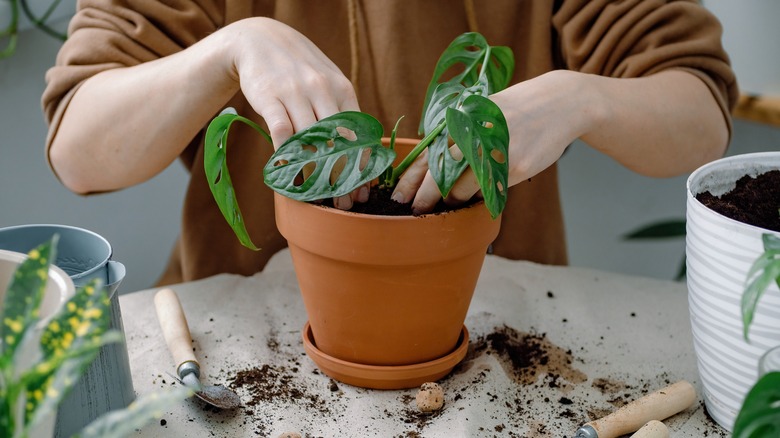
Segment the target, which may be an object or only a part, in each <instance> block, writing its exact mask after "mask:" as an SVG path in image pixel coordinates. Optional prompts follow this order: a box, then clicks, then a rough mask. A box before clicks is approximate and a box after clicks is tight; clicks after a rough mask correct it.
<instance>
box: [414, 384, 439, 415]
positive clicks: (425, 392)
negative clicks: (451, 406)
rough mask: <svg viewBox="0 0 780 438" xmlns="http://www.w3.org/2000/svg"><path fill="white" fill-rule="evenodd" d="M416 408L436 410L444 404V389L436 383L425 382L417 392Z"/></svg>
mask: <svg viewBox="0 0 780 438" xmlns="http://www.w3.org/2000/svg"><path fill="white" fill-rule="evenodd" d="M416 401H417V409H419V410H420V412H433V411H438V410H439V409H441V407H442V406H444V390H443V389H441V386H439V384H438V383H433V382H426V383H423V384H422V386H420V391H418V392H417V398H416Z"/></svg>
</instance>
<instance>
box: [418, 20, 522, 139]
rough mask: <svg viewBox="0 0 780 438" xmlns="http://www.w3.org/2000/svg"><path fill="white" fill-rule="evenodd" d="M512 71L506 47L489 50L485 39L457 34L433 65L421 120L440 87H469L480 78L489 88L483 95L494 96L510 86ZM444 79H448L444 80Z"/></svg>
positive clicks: (473, 34) (512, 65)
mask: <svg viewBox="0 0 780 438" xmlns="http://www.w3.org/2000/svg"><path fill="white" fill-rule="evenodd" d="M483 64H484V66H485V67H484V68H483ZM514 69H515V59H514V56H513V55H512V51H511V49H509V48H508V47H491V46H490V45H488V43H487V40H485V37H483V36H482V35H480V34H479V33H476V32H469V33H464V34H462V35H460V36H459V37H457V38H455V40H453V41H452V43H450V45H449V46H448V47H447V48H446V49H445V50H444V52H443V53H442V54H441V56H440V57H439V60H438V62H437V63H436V68H435V69H434V72H433V77H432V78H431V82H430V83H429V84H428V90H427V91H426V93H425V103H424V105H423V111H422V113H423V119H424V118H425V114H427V113H428V106H429V104H430V101H431V98H432V96H433V92H434V90H435V89H436V87H437V86H438V85H439V84H441V83H445V82H450V83H459V84H462V85H464V86H465V87H471V86H473V85H475V84H476V83H477V82H478V81H479V80H480V76H481V75H482V76H484V77H485V78H486V80H485V79H483V81H484V82H486V85H487V86H488V87H489V88H488V91H487V93H486V94H493V93H496V92H498V91H501V90H503V89H504V88H506V87H507V85H509V82H510V81H511V80H512V73H513V72H514ZM453 73H454V74H453ZM445 77H448V78H449V79H447V80H444V79H443V78H445ZM420 132H421V133H422V132H424V126H423V121H421V122H420Z"/></svg>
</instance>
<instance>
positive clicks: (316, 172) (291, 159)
mask: <svg viewBox="0 0 780 438" xmlns="http://www.w3.org/2000/svg"><path fill="white" fill-rule="evenodd" d="M382 133H383V128H382V124H381V123H379V121H378V120H377V119H375V118H374V117H372V116H370V115H368V114H365V113H361V112H356V111H346V112H341V113H338V114H335V115H333V116H330V117H326V118H324V119H321V120H319V121H318V122H316V123H315V124H313V125H312V126H310V127H308V128H306V129H304V130H302V131H300V132H298V133H296V134H295V135H293V136H292V137H290V139H288V140H287V141H286V142H285V143H284V144H283V145H282V146H280V147H279V149H278V150H277V151H276V152H275V153H274V154H273V156H272V157H271V159H270V160H268V163H267V164H266V166H265V168H264V169H263V176H264V178H265V183H266V185H267V186H268V187H270V188H271V189H273V190H274V191H276V192H277V193H280V194H282V195H284V196H287V197H288V198H291V199H296V200H298V201H315V200H318V199H327V198H335V197H339V196H343V195H346V194H348V193H350V192H352V191H353V190H355V189H357V188H358V187H360V186H362V185H364V184H366V183H368V182H370V181H372V180H374V179H375V178H377V177H378V176H379V175H381V174H382V173H383V172H384V171H385V170H386V169H387V168H388V167H389V166H390V165H392V163H393V160H394V159H395V151H393V150H390V149H388V148H386V147H384V146H383V145H382ZM364 154H368V156H367V157H366V156H364Z"/></svg>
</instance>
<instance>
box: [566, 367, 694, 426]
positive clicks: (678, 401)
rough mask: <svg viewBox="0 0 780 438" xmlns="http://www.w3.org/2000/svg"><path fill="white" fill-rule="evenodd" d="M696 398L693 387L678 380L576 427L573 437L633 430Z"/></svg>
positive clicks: (670, 414)
mask: <svg viewBox="0 0 780 438" xmlns="http://www.w3.org/2000/svg"><path fill="white" fill-rule="evenodd" d="M695 401H696V389H695V388H694V387H693V385H691V384H690V383H689V382H686V381H685V380H681V381H679V382H677V383H673V384H671V385H669V386H667V387H666V388H663V389H660V390H658V391H655V392H653V393H650V394H648V395H646V396H644V397H642V398H639V399H637V400H634V401H632V402H631V403H628V404H627V405H625V406H623V407H621V408H620V409H618V410H617V411H615V412H613V413H611V414H609V415H607V416H606V417H604V418H600V419H598V420H595V421H591V422H589V423H586V424H585V425H583V426H582V427H580V428H579V429H578V430H577V434H576V435H575V438H617V437H619V436H622V435H625V434H628V433H632V432H635V431H637V430H638V429H639V428H640V427H642V426H643V425H644V424H645V423H647V422H648V421H650V420H659V421H660V420H663V419H665V418H668V417H671V416H672V415H674V414H676V413H678V412H681V411H683V410H685V409H687V408H689V407H690V406H691V405H693V403H694V402H695Z"/></svg>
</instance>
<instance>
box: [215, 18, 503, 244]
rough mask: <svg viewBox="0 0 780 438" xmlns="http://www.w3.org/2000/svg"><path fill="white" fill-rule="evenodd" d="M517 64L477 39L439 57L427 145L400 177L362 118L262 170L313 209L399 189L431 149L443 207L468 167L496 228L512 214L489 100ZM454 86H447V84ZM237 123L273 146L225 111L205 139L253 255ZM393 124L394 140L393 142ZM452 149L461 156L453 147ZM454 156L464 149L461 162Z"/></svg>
mask: <svg viewBox="0 0 780 438" xmlns="http://www.w3.org/2000/svg"><path fill="white" fill-rule="evenodd" d="M513 71H514V57H513V55H512V52H511V50H509V48H507V47H492V46H490V45H489V44H488V43H487V41H486V40H485V38H484V37H483V36H482V35H480V34H478V33H474V32H470V33H465V34H463V35H461V36H459V37H458V38H456V39H455V40H454V41H453V42H452V43H451V44H450V45H449V47H447V49H446V50H445V51H444V52H443V53H442V55H441V57H440V58H439V61H438V63H437V65H436V68H435V70H434V74H433V78H432V79H431V82H430V84H429V86H428V90H427V92H426V97H425V105H424V107H423V116H422V121H421V126H420V129H421V132H422V133H424V134H425V135H424V137H423V139H422V140H421V141H420V142H419V143H418V144H417V146H415V147H414V149H413V150H412V152H411V153H410V154H409V155H408V156H407V157H406V158H405V159H404V160H403V161H402V162H401V163H400V164H399V165H398V166H397V167H396V168H392V163H393V160H394V158H395V152H394V151H393V141H392V140H391V144H390V147H389V148H385V147H384V146H382V143H381V140H382V133H383V128H382V125H381V124H380V123H379V122H378V121H377V120H376V119H375V118H374V117H372V116H370V115H368V114H364V113H360V112H352V111H348V112H342V113H339V114H335V115H333V116H331V117H327V118H324V119H322V120H319V121H318V122H316V123H314V124H313V125H312V126H310V127H308V128H306V129H304V130H302V131H300V132H298V133H296V134H295V135H293V136H292V137H291V138H290V139H289V140H287V141H286V142H285V143H284V144H283V145H281V146H280V147H279V148H278V149H277V150H276V151H275V152H274V154H273V155H272V156H271V158H270V160H269V161H268V163H267V164H266V165H265V167H264V169H263V176H264V181H265V184H266V185H268V186H269V187H270V188H271V189H273V190H274V191H276V192H277V193H280V194H282V195H284V196H287V197H289V198H292V199H295V200H299V201H315V200H320V199H326V198H334V197H338V196H343V195H346V194H348V193H351V192H352V191H354V190H355V189H357V188H358V187H360V186H362V185H364V184H366V183H368V182H370V181H373V180H374V179H376V178H377V177H380V176H381V178H380V184H382V185H384V186H386V187H392V186H393V185H394V184H395V183H396V181H397V180H398V178H399V177H400V176H401V175H402V174H403V172H404V171H405V170H406V169H407V168H408V167H409V166H410V165H411V164H412V162H413V161H414V160H415V159H416V158H417V157H418V156H419V155H420V154H421V153H422V152H423V151H424V150H426V149H428V166H429V169H430V172H431V175H432V176H433V177H434V180H435V181H436V183H437V185H438V187H439V191H440V193H441V195H442V197H446V196H447V195H448V194H449V192H450V190H451V189H452V187H453V185H454V184H455V182H456V181H457V180H458V178H459V177H460V176H461V174H462V173H463V172H464V170H465V169H466V168H467V167H471V169H472V170H473V171H474V174H475V176H476V178H477V181H478V183H479V186H480V189H481V191H482V195H483V197H484V199H485V205H486V207H487V208H488V210H489V211H490V214H491V216H492V217H493V218H496V217H498V215H499V214H501V212H502V210H503V209H504V206H505V205H506V196H507V189H508V173H509V172H508V166H509V165H508V160H509V156H508V146H509V130H508V127H507V123H506V119H505V118H504V115H503V114H502V113H501V110H500V109H499V108H498V106H497V105H496V104H494V103H493V102H492V101H491V100H490V99H488V98H487V96H488V95H489V94H491V93H495V92H497V91H500V90H502V89H504V88H506V86H507V85H508V84H509V81H510V80H511V78H512V73H513ZM444 78H449V79H446V80H445V79H444ZM234 122H241V123H245V124H247V125H249V126H251V127H252V128H254V129H255V130H257V131H258V132H259V133H260V134H261V135H262V136H264V137H265V138H266V140H268V142H269V143H270V142H271V138H270V136H269V134H268V133H267V132H265V131H264V130H263V129H262V128H261V127H260V126H259V125H257V124H256V123H254V122H253V121H251V120H249V119H247V118H245V117H242V116H240V115H238V114H236V112H235V110H233V109H227V110H226V111H223V113H222V114H220V115H219V116H217V117H215V118H214V119H213V120H212V121H211V123H210V124H209V126H208V128H207V130H206V137H205V146H204V147H205V151H204V152H205V153H204V155H205V158H204V165H205V171H206V177H207V178H208V184H209V187H210V188H211V191H212V194H213V195H214V199H215V200H216V202H217V205H218V206H219V209H220V211H221V212H222V214H223V216H224V217H225V219H226V220H227V222H228V224H229V225H230V227H231V228H232V229H233V231H234V233H235V234H236V236H237V237H238V239H239V241H240V242H241V243H242V244H243V245H244V246H246V247H247V248H251V249H253V250H257V249H258V248H257V247H256V246H255V245H254V243H253V242H252V240H251V238H250V236H249V234H248V232H247V230H246V226H245V224H244V218H243V216H242V215H241V209H240V208H239V206H238V198H237V196H236V193H235V189H234V187H233V183H232V181H231V179H230V174H229V172H228V167H227V140H228V132H229V130H230V126H231V125H232V124H233V123H234ZM397 128H398V124H396V127H395V129H393V131H392V136H391V139H394V138H395V132H396V130H397ZM450 139H452V140H453V141H454V143H455V144H456V146H450V144H451V142H450ZM451 147H453V148H454V147H458V148H460V151H461V153H462V155H463V159H457V158H455V157H454V156H453V154H452V152H451V149H450V148H451Z"/></svg>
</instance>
